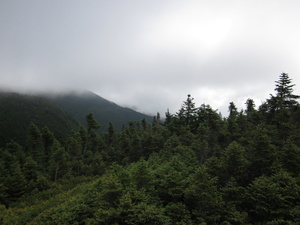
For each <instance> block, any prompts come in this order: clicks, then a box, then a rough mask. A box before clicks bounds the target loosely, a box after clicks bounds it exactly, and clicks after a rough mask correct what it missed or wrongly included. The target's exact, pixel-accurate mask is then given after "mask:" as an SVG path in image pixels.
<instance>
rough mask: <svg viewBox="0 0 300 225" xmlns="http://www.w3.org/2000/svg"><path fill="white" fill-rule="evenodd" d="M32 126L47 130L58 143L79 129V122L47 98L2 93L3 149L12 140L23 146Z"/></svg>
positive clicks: (0, 134) (0, 132) (0, 123)
mask: <svg viewBox="0 0 300 225" xmlns="http://www.w3.org/2000/svg"><path fill="white" fill-rule="evenodd" d="M31 122H33V123H34V124H36V125H37V126H38V127H39V128H43V127H44V126H47V127H48V128H49V129H50V130H51V131H52V132H53V133H54V135H55V136H56V137H57V138H58V139H63V138H65V137H66V136H67V135H68V134H69V133H70V131H71V130H72V129H78V128H79V126H80V123H79V121H77V120H76V119H74V118H73V117H71V116H70V115H68V114H67V113H66V112H64V111H63V110H62V109H61V108H59V107H58V106H57V105H55V104H54V103H52V102H51V101H49V100H47V99H45V98H41V97H37V96H32V95H26V94H18V93H7V92H0V147H1V146H3V145H5V144H6V143H8V142H9V141H11V140H14V141H17V142H19V143H20V144H24V143H25V141H26V134H27V131H28V127H29V125H30V123H31Z"/></svg>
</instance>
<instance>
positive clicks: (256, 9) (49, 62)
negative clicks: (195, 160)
mask: <svg viewBox="0 0 300 225" xmlns="http://www.w3.org/2000/svg"><path fill="white" fill-rule="evenodd" d="M299 6H300V2H298V1H291V0H272V1H256V0H254V1H247V0H246V1H233V0H232V1H221V0H220V1H218V0H213V1H191V0H188V1H179V0H177V1H176V0H173V1H158V0H154V1H137V0H136V1H134V0H128V1H121V0H112V1H104V0H103V1H92V0H87V1H79V0H72V1H67V0H65V1H57V0H54V1H48V0H46V1H37V0H36V1H35V0H28V1H17V0H2V1H1V7H0V31H1V33H0V80H1V81H0V82H1V83H0V85H1V86H2V87H10V88H14V89H18V90H30V91H32V90H37V91H40V90H62V89H77V88H78V89H89V90H91V91H94V92H95V93H97V94H99V95H100V96H102V97H104V98H107V99H109V100H111V101H114V102H116V103H117V104H120V105H123V106H128V107H133V108H135V109H136V110H138V111H141V112H145V113H150V114H155V113H156V112H160V113H162V114H163V113H164V112H165V111H166V110H167V108H169V109H170V111H171V112H172V113H174V112H176V111H177V110H178V109H179V107H180V106H181V104H182V101H184V100H185V99H186V95H187V94H191V95H192V96H193V97H194V99H195V102H196V104H197V106H199V105H201V104H202V103H206V104H210V105H211V106H212V107H213V108H214V109H219V110H220V111H221V112H222V113H223V114H226V113H227V107H228V105H229V102H230V101H234V102H235V103H236V105H237V106H238V107H239V108H240V109H241V108H242V107H244V103H245V101H246V99H247V98H253V99H254V100H255V101H256V104H257V105H260V104H261V101H264V100H265V99H266V98H268V97H269V94H270V93H273V90H274V86H275V83H274V81H275V80H277V79H278V77H279V75H280V73H281V72H282V71H284V72H287V73H289V75H290V77H291V78H292V79H293V82H294V83H295V84H296V88H295V92H296V93H297V94H299V92H300V91H299V87H298V86H299V85H300V76H299V74H300V73H299V72H300V67H299V65H300V64H299V59H300V44H299V43H300V42H299V40H300V30H299V27H300V14H299V13H298V9H299ZM297 85H298V86H297Z"/></svg>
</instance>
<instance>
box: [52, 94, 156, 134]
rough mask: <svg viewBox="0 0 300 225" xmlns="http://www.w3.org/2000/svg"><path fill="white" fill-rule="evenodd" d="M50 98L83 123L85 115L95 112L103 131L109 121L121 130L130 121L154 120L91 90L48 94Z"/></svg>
mask: <svg viewBox="0 0 300 225" xmlns="http://www.w3.org/2000/svg"><path fill="white" fill-rule="evenodd" d="M48 98H49V99H50V100H51V101H53V102H54V103H55V104H57V105H58V106H59V107H61V108H62V109H63V110H64V111H66V112H67V113H68V114H70V115H72V116H73V117H74V118H76V119H77V120H79V121H80V122H81V123H82V124H83V125H85V124H86V122H85V116H86V115H87V114H89V113H93V115H94V118H95V119H96V121H97V122H98V123H99V124H100V125H101V127H102V128H101V129H100V130H102V131H103V130H106V129H107V127H108V124H109V122H111V123H112V124H113V125H114V127H115V128H116V129H117V130H120V129H121V128H122V126H123V125H127V124H128V122H130V121H141V120H143V119H146V120H147V121H148V122H151V121H152V117H151V116H148V115H145V114H142V113H139V112H136V111H134V110H132V109H129V108H124V107H121V106H119V105H117V104H115V103H113V102H111V101H108V100H106V99H104V98H102V97H100V96H99V95H96V94H95V93H93V92H90V91H84V92H81V93H80V92H75V91H74V92H69V93H65V94H58V95H52V96H50V97H49V96H48Z"/></svg>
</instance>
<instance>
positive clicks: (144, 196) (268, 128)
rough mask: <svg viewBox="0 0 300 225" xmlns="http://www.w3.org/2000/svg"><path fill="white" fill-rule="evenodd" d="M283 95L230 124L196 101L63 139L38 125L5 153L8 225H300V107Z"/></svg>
mask: <svg viewBox="0 0 300 225" xmlns="http://www.w3.org/2000/svg"><path fill="white" fill-rule="evenodd" d="M293 87H294V84H293V83H292V80H291V79H290V78H289V76H288V74H286V73H282V74H281V75H280V76H279V79H278V80H277V81H276V82H275V94H274V95H272V94H271V95H270V96H269V97H268V99H266V101H265V102H264V103H262V104H261V105H259V106H256V105H255V102H254V101H253V100H252V99H248V100H247V101H246V103H245V106H246V107H245V110H240V111H239V110H238V109H237V108H236V106H235V104H234V103H233V102H230V103H229V108H228V110H229V115H228V116H227V117H226V118H223V117H222V116H221V115H220V114H219V113H218V111H217V110H214V109H212V108H211V107H210V106H209V105H205V104H203V105H201V106H200V107H196V106H195V103H194V99H193V98H192V96H191V95H188V96H187V99H186V100H185V101H183V104H182V106H181V108H180V109H179V110H178V112H176V113H175V114H171V113H170V112H166V118H165V120H163V121H162V120H161V119H160V115H159V114H157V116H155V117H154V118H153V121H152V122H151V123H149V122H147V121H146V120H142V121H132V122H130V123H129V124H128V125H127V126H124V127H123V128H122V130H120V131H118V130H116V129H115V128H114V126H113V124H112V123H110V125H109V127H108V128H107V130H106V131H105V132H102V133H99V132H97V130H99V128H100V124H99V123H98V122H97V121H96V120H95V118H94V116H93V114H92V113H89V114H87V115H86V117H85V120H86V126H81V127H80V128H79V129H77V130H72V131H71V132H70V135H69V136H68V137H66V138H65V139H64V140H61V138H60V137H55V135H54V134H53V133H52V131H51V130H50V129H49V128H48V127H47V126H43V127H40V126H38V125H37V124H35V123H31V124H30V126H29V127H28V132H27V133H26V134H24V137H25V138H26V144H24V145H20V144H19V143H17V142H15V141H11V142H8V143H7V144H6V145H5V147H3V148H2V149H0V223H1V224H224V225H225V224H273V225H275V224H300V176H299V172H300V107H299V102H298V101H297V100H298V98H299V96H297V95H295V94H294V93H293ZM1 132H4V131H1Z"/></svg>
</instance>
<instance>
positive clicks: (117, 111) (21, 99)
mask: <svg viewBox="0 0 300 225" xmlns="http://www.w3.org/2000/svg"><path fill="white" fill-rule="evenodd" d="M89 113H93V115H94V118H95V119H96V120H97V122H98V123H99V124H100V125H101V128H100V131H105V130H106V129H107V127H108V125H109V123H110V122H111V123H112V124H113V125H114V127H115V129H117V130H120V129H121V128H122V126H126V125H128V122H130V121H141V120H142V119H144V118H145V119H146V120H147V121H151V119H152V117H151V116H148V115H144V114H142V113H139V112H136V111H134V110H132V109H129V108H124V107H121V106H118V105H117V104H115V103H113V102H110V101H108V100H106V99H104V98H102V97H100V96H98V95H96V94H94V93H93V92H90V91H68V92H64V93H63V92H57V93H54V92H51V93H35V92H27V94H24V93H16V92H10V91H9V90H3V89H2V91H1V92H0V127H1V133H0V139H1V141H0V144H1V145H4V144H5V143H7V142H9V141H11V140H13V141H17V142H20V143H22V144H24V143H25V140H26V133H27V131H28V127H29V125H30V123H31V122H32V123H34V124H36V125H37V126H38V127H39V128H43V127H45V126H46V127H48V128H49V129H50V130H51V131H53V133H54V134H55V136H56V137H60V138H63V139H64V138H65V137H66V136H67V135H68V134H69V133H70V132H71V131H72V130H73V129H75V130H76V129H78V128H79V126H80V125H82V126H85V125H86V121H85V117H86V115H87V114H89Z"/></svg>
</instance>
